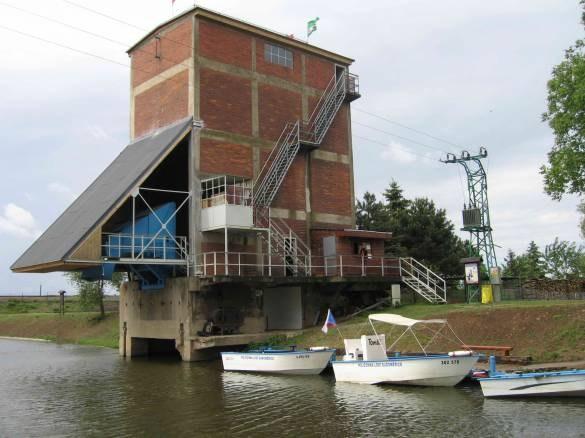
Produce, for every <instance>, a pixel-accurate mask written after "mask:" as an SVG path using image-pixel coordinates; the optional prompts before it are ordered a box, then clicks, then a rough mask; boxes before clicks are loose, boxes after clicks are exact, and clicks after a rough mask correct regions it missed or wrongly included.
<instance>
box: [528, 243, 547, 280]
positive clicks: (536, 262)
mask: <svg viewBox="0 0 585 438" xmlns="http://www.w3.org/2000/svg"><path fill="white" fill-rule="evenodd" d="M524 258H525V269H526V271H525V276H526V278H542V277H544V273H545V271H544V260H543V258H544V255H543V254H542V252H540V249H539V248H538V246H537V245H536V243H534V240H533V241H531V242H530V243H529V244H528V249H527V250H526V254H525V255H524Z"/></svg>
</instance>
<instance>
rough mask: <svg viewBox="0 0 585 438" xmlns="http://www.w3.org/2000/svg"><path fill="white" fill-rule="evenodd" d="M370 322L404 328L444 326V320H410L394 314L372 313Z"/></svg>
mask: <svg viewBox="0 0 585 438" xmlns="http://www.w3.org/2000/svg"><path fill="white" fill-rule="evenodd" d="M369 319H370V320H372V321H382V322H385V323H388V324H393V325H402V326H405V327H412V326H413V325H415V324H445V323H446V322H447V320H446V319H423V320H418V319H411V318H406V317H404V316H400V315H396V314H394V313H373V314H371V315H370V316H369Z"/></svg>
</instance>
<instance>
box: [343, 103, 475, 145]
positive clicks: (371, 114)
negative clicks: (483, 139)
mask: <svg viewBox="0 0 585 438" xmlns="http://www.w3.org/2000/svg"><path fill="white" fill-rule="evenodd" d="M353 109H354V110H356V111H359V112H361V113H364V114H368V115H370V116H372V117H376V118H378V119H380V120H384V121H386V122H388V123H391V124H393V125H396V126H400V127H401V128H404V129H408V130H409V131H412V132H416V133H417V134H420V135H424V136H426V137H429V138H432V139H433V140H437V141H440V142H443V143H446V144H448V145H451V146H455V147H456V148H459V149H465V147H464V146H461V145H459V144H457V143H454V142H452V141H449V140H445V139H443V138H441V137H437V136H435V135H432V134H429V133H428V132H425V131H422V130H420V129H416V128H412V127H410V126H408V125H405V124H403V123H400V122H397V121H395V120H392V119H389V118H387V117H384V116H381V115H378V114H375V113H372V112H370V111H366V110H363V109H360V108H356V107H355V106H354V107H353Z"/></svg>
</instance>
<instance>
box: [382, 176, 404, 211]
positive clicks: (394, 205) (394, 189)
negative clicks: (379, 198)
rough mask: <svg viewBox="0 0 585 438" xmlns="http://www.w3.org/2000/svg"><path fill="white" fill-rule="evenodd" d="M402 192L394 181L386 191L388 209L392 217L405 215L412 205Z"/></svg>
mask: <svg viewBox="0 0 585 438" xmlns="http://www.w3.org/2000/svg"><path fill="white" fill-rule="evenodd" d="M402 192H403V190H402V189H401V188H400V186H399V185H398V183H397V182H396V181H394V180H392V182H391V183H390V185H389V186H388V188H387V189H386V190H385V191H384V198H385V199H386V208H387V209H388V210H389V211H390V214H391V215H397V214H400V213H403V212H404V211H406V209H407V208H408V206H409V205H410V201H409V200H408V199H406V198H405V197H404V195H403V194H402Z"/></svg>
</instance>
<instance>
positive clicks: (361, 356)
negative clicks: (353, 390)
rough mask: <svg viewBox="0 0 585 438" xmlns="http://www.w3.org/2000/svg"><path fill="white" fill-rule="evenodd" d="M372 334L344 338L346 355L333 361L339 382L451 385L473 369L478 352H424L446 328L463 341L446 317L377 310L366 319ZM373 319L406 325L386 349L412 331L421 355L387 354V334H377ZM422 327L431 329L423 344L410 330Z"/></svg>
mask: <svg viewBox="0 0 585 438" xmlns="http://www.w3.org/2000/svg"><path fill="white" fill-rule="evenodd" d="M368 320H369V322H370V325H371V326H372V329H373V331H374V335H371V336H366V335H362V336H361V338H360V339H344V344H345V355H344V356H343V359H342V360H337V361H333V362H332V365H333V371H334V373H335V379H336V381H338V382H353V383H364V384H378V383H391V384H400V385H419V386H454V385H456V384H457V383H459V382H460V381H461V380H462V379H463V378H464V377H465V376H466V375H467V374H469V372H470V371H471V369H472V368H473V366H474V365H475V363H476V362H477V360H478V358H479V354H476V353H474V352H473V351H471V350H460V351H452V352H449V353H447V354H430V353H427V349H428V347H429V346H430V345H431V343H432V342H433V341H435V340H436V339H437V338H438V337H447V336H445V334H444V333H443V332H444V331H445V328H448V329H449V331H450V333H451V335H452V336H453V337H454V338H456V340H457V341H459V344H464V343H463V342H462V341H461V340H460V339H459V337H457V335H456V334H455V332H454V331H453V329H452V328H451V327H450V326H449V324H448V322H447V320H445V319H430V320H416V319H410V318H405V317H403V316H400V315H395V314H386V313H378V314H372V315H370V316H369V318H368ZM373 321H379V322H384V323H386V324H392V325H395V326H401V327H405V329H404V331H403V332H402V333H401V334H400V335H399V336H398V337H397V338H396V340H395V341H394V342H393V343H392V345H391V346H390V347H389V349H388V350H392V348H394V346H396V344H397V343H398V342H399V341H400V340H401V339H402V338H403V337H404V336H405V335H406V334H411V335H412V336H413V337H414V338H415V339H416V342H417V343H418V345H419V346H420V348H421V351H422V354H420V355H407V356H402V355H393V356H388V354H387V349H386V336H385V335H384V334H378V333H377V332H376V328H375V326H374V324H373ZM417 326H421V327H424V328H426V329H428V330H430V331H431V332H432V336H431V338H430V340H428V341H427V342H426V345H423V344H422V343H421V342H420V339H419V337H418V336H417V335H416V333H415V331H414V330H413V328H414V327H417Z"/></svg>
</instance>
